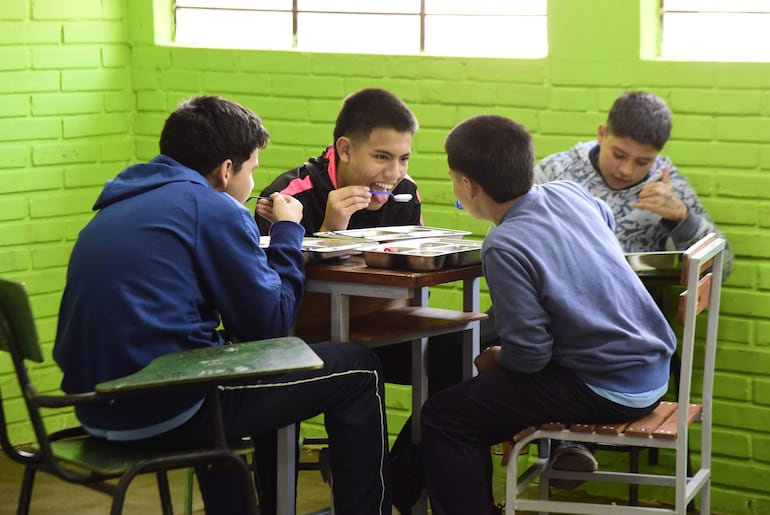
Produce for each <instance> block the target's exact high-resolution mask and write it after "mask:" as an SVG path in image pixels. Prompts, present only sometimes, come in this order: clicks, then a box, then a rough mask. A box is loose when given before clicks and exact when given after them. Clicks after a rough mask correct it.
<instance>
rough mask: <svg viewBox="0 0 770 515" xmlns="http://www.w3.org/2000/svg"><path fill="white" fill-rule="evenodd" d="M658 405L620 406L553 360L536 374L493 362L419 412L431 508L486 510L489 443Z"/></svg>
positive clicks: (620, 417)
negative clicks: (533, 428) (531, 429)
mask: <svg viewBox="0 0 770 515" xmlns="http://www.w3.org/2000/svg"><path fill="white" fill-rule="evenodd" d="M656 405H657V403H656V404H655V405H653V406H649V407H647V408H641V409H638V408H627V407H624V406H620V405H618V404H615V403H613V402H611V401H608V400H607V399H604V398H603V397H600V396H599V395H597V394H595V393H594V392H593V391H592V390H591V389H589V388H588V387H587V386H586V385H585V383H584V382H583V381H581V380H580V379H579V378H578V377H577V376H576V375H575V374H574V373H573V372H572V371H570V370H567V369H563V368H560V367H558V366H556V365H553V364H551V365H549V366H547V367H546V368H545V369H543V370H541V371H540V372H537V373H535V374H521V373H514V372H511V371H507V370H504V369H502V368H496V369H493V370H489V371H487V372H484V373H483V374H480V375H479V376H477V377H474V378H473V379H472V380H470V381H465V382H463V383H461V384H458V385H456V386H453V387H450V388H447V389H445V390H443V391H441V392H439V393H437V394H435V395H432V396H431V397H430V398H429V399H428V401H427V402H426V403H425V406H424V407H423V410H422V440H421V442H420V447H419V450H420V458H421V460H422V463H423V472H424V475H425V480H426V485H427V489H428V495H429V496H430V504H431V508H432V510H433V513H434V514H435V515H448V514H457V515H487V514H488V513H489V503H488V492H489V489H490V488H491V485H490V484H489V477H488V476H487V468H486V467H487V462H488V460H489V456H490V453H489V448H490V446H491V445H493V444H495V443H498V442H502V441H505V440H507V439H509V438H510V437H511V435H513V434H516V433H517V432H519V431H520V430H522V429H524V428H525V427H527V426H530V425H534V424H538V423H542V422H543V421H546V420H570V421H574V422H577V423H580V422H586V423H588V422H591V423H593V422H596V421H605V422H607V423H617V422H622V421H625V420H635V419H637V418H639V417H642V416H643V415H645V414H647V413H649V412H650V411H652V410H653V409H654V408H655V406H656ZM394 480H395V481H398V477H397V476H394Z"/></svg>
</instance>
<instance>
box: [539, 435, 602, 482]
mask: <svg viewBox="0 0 770 515" xmlns="http://www.w3.org/2000/svg"><path fill="white" fill-rule="evenodd" d="M551 468H552V469H554V470H568V471H573V472H596V470H597V469H598V468H599V463H598V462H597V461H596V457H595V456H594V453H593V452H591V450H590V449H589V448H588V447H586V446H585V445H583V444H580V443H577V442H567V441H563V442H561V443H560V444H559V445H558V446H557V447H556V451H555V452H554V453H553V454H552V455H551ZM583 483H585V481H583V480H581V479H557V478H554V479H551V480H550V483H549V484H550V485H551V486H552V487H554V488H560V489H562V490H572V489H574V488H577V487H578V486H580V485H582V484H583Z"/></svg>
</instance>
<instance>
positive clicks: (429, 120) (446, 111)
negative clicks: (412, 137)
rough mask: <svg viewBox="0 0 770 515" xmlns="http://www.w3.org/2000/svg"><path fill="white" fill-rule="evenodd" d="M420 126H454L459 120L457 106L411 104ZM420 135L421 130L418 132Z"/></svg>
mask: <svg viewBox="0 0 770 515" xmlns="http://www.w3.org/2000/svg"><path fill="white" fill-rule="evenodd" d="M409 107H410V108H411V110H412V112H414V115H415V116H416V117H417V120H418V122H419V124H420V127H442V128H447V132H448V128H449V127H454V125H455V124H457V122H458V120H459V116H458V110H457V106H448V105H429V104H414V105H411V106H409ZM418 135H419V132H418Z"/></svg>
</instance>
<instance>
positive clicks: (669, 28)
mask: <svg viewBox="0 0 770 515" xmlns="http://www.w3.org/2000/svg"><path fill="white" fill-rule="evenodd" d="M768 27H770V14H729V13H727V14H726V13H719V14H717V13H700V14H677V13H669V14H667V15H666V16H665V18H664V20H663V53H664V56H665V57H671V58H690V59H707V60H717V61H767V60H769V59H770V31H768ZM716 35H718V37H716Z"/></svg>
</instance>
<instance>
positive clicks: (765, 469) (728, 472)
mask: <svg viewBox="0 0 770 515" xmlns="http://www.w3.org/2000/svg"><path fill="white" fill-rule="evenodd" d="M711 469H712V481H714V482H718V483H719V484H721V485H723V486H725V485H730V486H733V487H736V488H745V487H746V485H751V484H756V479H757V478H759V477H767V476H766V474H770V466H767V465H763V464H761V463H756V462H752V461H736V460H733V461H727V460H719V461H718V462H716V463H714V466H713V467H712V468H711ZM757 486H758V485H757ZM769 506H770V505H769ZM732 513H735V512H732ZM749 513H751V512H749ZM753 513H766V512H762V511H754V512H753Z"/></svg>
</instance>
